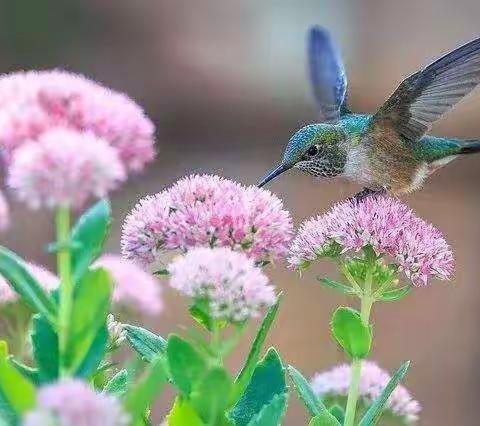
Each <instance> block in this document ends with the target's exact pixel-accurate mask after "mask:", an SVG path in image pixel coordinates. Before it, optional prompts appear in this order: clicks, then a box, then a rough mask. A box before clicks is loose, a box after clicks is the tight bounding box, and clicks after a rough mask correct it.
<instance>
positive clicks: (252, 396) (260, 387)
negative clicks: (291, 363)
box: [229, 348, 287, 426]
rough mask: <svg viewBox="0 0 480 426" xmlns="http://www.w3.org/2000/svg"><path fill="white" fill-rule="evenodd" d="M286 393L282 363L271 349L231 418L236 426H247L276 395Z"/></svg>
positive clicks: (232, 411)
mask: <svg viewBox="0 0 480 426" xmlns="http://www.w3.org/2000/svg"><path fill="white" fill-rule="evenodd" d="M286 391H287V385H286V383H285V372H284V369H283V366H282V361H281V360H280V357H279V356H278V353H277V351H275V349H273V348H270V349H269V350H268V352H267V354H266V355H265V357H264V358H263V359H262V360H261V361H260V362H259V363H258V364H257V366H256V367H255V370H254V371H253V374H252V378H251V380H250V383H249V384H248V386H247V387H246V389H245V391H244V392H243V394H242V395H241V397H240V399H239V400H238V401H237V403H236V404H235V405H234V407H233V408H232V409H231V411H230V412H229V418H230V419H231V420H232V421H233V422H234V423H235V425H236V426H246V425H248V423H249V422H250V421H251V420H252V419H253V418H254V417H255V416H256V415H257V414H258V413H259V412H260V411H261V410H262V408H263V406H264V405H267V404H269V403H270V402H271V401H272V399H273V398H274V397H275V395H282V394H284V393H285V392H286Z"/></svg>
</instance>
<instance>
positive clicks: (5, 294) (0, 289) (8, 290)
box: [0, 263, 59, 305]
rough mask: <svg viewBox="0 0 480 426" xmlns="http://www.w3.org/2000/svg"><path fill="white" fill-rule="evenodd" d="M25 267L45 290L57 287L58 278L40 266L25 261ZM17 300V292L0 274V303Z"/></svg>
mask: <svg viewBox="0 0 480 426" xmlns="http://www.w3.org/2000/svg"><path fill="white" fill-rule="evenodd" d="M27 269H28V271H29V272H30V274H32V276H33V277H34V278H35V279H36V280H37V281H38V283H39V284H40V285H41V286H42V287H43V288H44V289H45V290H46V291H52V290H55V289H56V288H57V287H58V284H59V280H58V278H57V277H56V276H55V275H54V274H52V273H51V272H50V271H48V270H47V269H45V268H43V267H42V266H38V265H35V264H34V263H27ZM17 300H18V294H17V293H16V292H15V291H14V290H13V288H12V287H10V284H9V283H8V282H7V281H6V280H5V278H3V277H2V276H1V275H0V305H3V304H5V303H13V302H16V301H17Z"/></svg>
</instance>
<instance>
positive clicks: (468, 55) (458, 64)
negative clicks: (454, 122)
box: [371, 38, 480, 141]
mask: <svg viewBox="0 0 480 426" xmlns="http://www.w3.org/2000/svg"><path fill="white" fill-rule="evenodd" d="M479 83H480V38H477V39H475V40H472V41H471V42H469V43H467V44H465V45H463V46H461V47H459V48H458V49H455V50H454V51H452V52H450V53H448V54H446V55H445V56H443V57H441V58H440V59H437V60H436V61H435V62H433V63H432V64H430V65H428V66H427V67H426V68H424V69H423V70H421V71H418V72H417V73H415V74H413V75H411V76H410V77H408V78H407V79H405V80H404V81H403V82H402V83H401V84H400V85H399V86H398V88H397V89H396V90H395V92H393V94H392V95H390V97H389V98H388V99H387V101H386V102H385V103H384V104H383V105H382V107H380V109H379V110H378V111H377V112H376V113H375V115H374V116H373V117H372V121H371V126H372V127H371V129H375V128H377V130H381V127H384V128H387V129H388V128H390V129H392V128H393V129H394V130H395V131H396V132H397V133H398V134H400V135H401V136H403V137H405V138H407V139H409V140H412V141H415V140H418V139H419V138H420V137H422V136H423V135H424V134H425V133H426V132H428V131H429V130H430V128H431V126H432V124H433V123H434V122H435V121H437V120H438V119H439V118H440V117H441V116H442V115H443V114H444V113H445V112H447V111H448V110H450V109H451V108H452V107H453V106H454V105H455V104H456V103H457V102H458V101H460V100H461V99H462V98H463V97H464V96H466V95H467V94H468V93H470V92H471V91H472V90H473V89H474V88H475V87H476V86H477V85H478V84H479ZM378 127H380V129H378Z"/></svg>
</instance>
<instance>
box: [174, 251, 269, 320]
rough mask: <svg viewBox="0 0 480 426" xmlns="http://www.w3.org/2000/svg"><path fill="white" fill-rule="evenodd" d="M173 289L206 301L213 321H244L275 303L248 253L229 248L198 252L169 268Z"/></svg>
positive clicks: (176, 260)
mask: <svg viewBox="0 0 480 426" xmlns="http://www.w3.org/2000/svg"><path fill="white" fill-rule="evenodd" d="M168 270H169V272H170V274H171V278H170V285H171V286H172V287H173V288H174V289H176V290H178V291H179V292H181V293H182V294H185V295H187V296H190V297H193V298H194V299H196V300H206V301H207V302H208V305H209V311H210V312H209V313H210V315H211V316H212V317H213V318H216V319H223V320H227V321H234V322H237V321H243V320H245V319H247V318H249V317H252V316H257V315H258V313H259V310H260V309H261V308H262V307H268V306H271V305H273V304H274V303H275V300H276V297H275V292H274V288H273V286H271V285H270V284H269V282H268V278H267V277H266V276H265V274H264V273H263V272H262V270H261V269H260V268H258V267H256V266H255V264H254V262H253V260H252V259H249V258H248V257H247V256H246V255H245V254H244V253H239V252H235V251H232V250H231V249H229V248H226V247H221V248H213V249H209V248H205V247H200V248H194V249H192V250H190V251H189V252H188V253H187V254H185V255H180V256H178V257H177V258H176V259H175V260H174V261H173V262H172V263H171V264H170V266H169V267H168Z"/></svg>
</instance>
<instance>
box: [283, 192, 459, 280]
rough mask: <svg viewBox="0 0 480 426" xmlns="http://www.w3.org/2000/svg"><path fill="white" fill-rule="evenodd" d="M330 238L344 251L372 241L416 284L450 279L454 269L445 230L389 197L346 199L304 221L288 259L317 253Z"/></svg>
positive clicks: (294, 261)
mask: <svg viewBox="0 0 480 426" xmlns="http://www.w3.org/2000/svg"><path fill="white" fill-rule="evenodd" d="M332 241H335V242H337V243H338V244H340V246H341V247H342V250H343V252H344V253H345V252H348V251H358V250H360V249H361V248H362V247H364V246H366V245H371V246H372V247H373V249H374V250H375V251H376V252H377V254H385V255H389V256H391V257H392V258H393V259H394V261H395V262H396V263H397V264H398V265H400V267H401V268H402V270H403V271H404V272H405V274H406V276H407V278H408V279H410V280H411V281H412V283H413V284H415V285H426V284H427V281H428V278H429V277H432V276H433V277H437V278H439V279H444V280H447V279H449V278H450V277H451V276H452V274H453V271H454V258H453V253H452V251H451V249H450V247H449V245H448V244H447V242H446V241H445V238H444V237H443V235H442V234H441V232H440V231H439V230H438V229H436V228H435V227H434V226H432V225H431V224H429V223H427V222H425V221H424V220H423V219H421V218H419V217H417V216H415V214H414V212H413V211H412V210H410V209H409V208H408V207H407V206H405V205H404V204H402V203H401V202H400V201H398V200H397V199H394V198H390V197H368V198H366V199H364V200H362V201H360V202H355V201H345V202H343V203H340V204H337V205H335V206H334V207H333V208H332V209H331V210H330V211H328V212H327V213H325V214H322V215H319V216H317V217H316V218H313V219H310V220H308V221H306V222H305V223H304V224H303V225H302V226H301V227H300V230H299V232H298V235H297V237H296V238H295V239H294V241H293V243H292V246H291V249H290V258H289V262H290V264H291V265H292V266H294V267H299V266H301V265H302V264H303V263H305V262H309V261H313V260H315V259H317V258H318V257H319V256H322V255H323V253H324V251H325V250H326V249H327V248H328V246H329V244H330V243H331V242H332Z"/></svg>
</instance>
